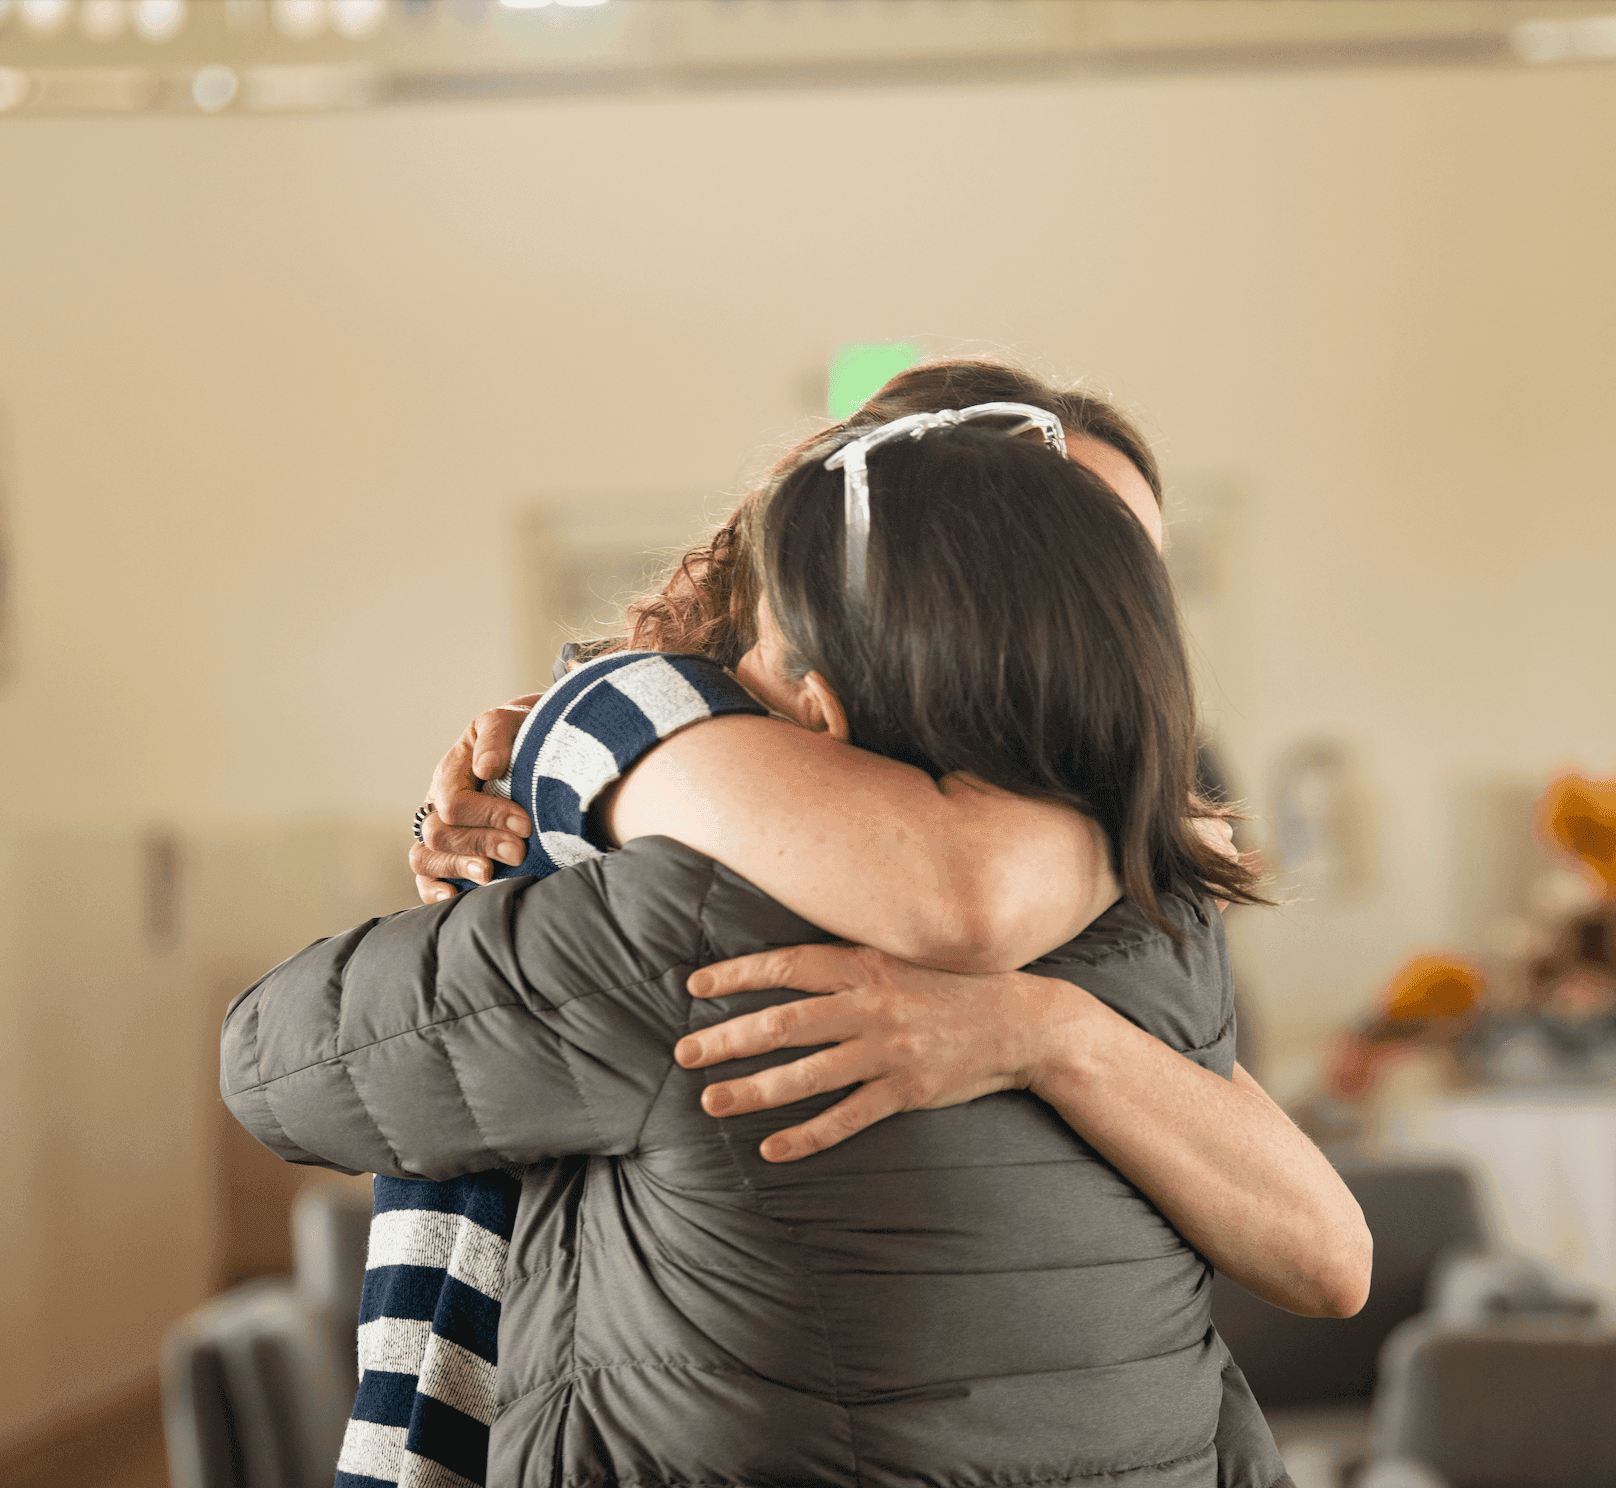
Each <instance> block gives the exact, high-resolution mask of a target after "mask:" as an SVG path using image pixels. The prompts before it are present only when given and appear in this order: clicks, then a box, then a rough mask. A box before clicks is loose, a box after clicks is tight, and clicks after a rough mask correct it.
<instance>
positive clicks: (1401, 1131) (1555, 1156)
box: [1382, 1087, 1616, 1290]
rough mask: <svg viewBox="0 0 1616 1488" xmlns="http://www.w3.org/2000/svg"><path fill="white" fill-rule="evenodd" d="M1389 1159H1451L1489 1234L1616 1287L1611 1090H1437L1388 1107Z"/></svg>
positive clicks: (1615, 1125)
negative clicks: (1459, 1166) (1462, 1169)
mask: <svg viewBox="0 0 1616 1488" xmlns="http://www.w3.org/2000/svg"><path fill="white" fill-rule="evenodd" d="M1382 1143H1383V1145H1384V1147H1385V1148H1386V1150H1387V1155H1388V1156H1401V1157H1424V1156H1450V1157H1453V1158H1456V1159H1458V1160H1459V1161H1460V1162H1462V1163H1463V1164H1464V1165H1465V1166H1466V1167H1467V1168H1468V1169H1469V1170H1470V1172H1471V1175H1472V1176H1473V1177H1474V1178H1475V1180H1476V1190H1477V1197H1478V1198H1479V1199H1480V1201H1481V1204H1482V1206H1483V1213H1484V1216H1485V1218H1486V1220H1487V1222H1488V1224H1489V1226H1490V1228H1491V1230H1492V1238H1493V1239H1494V1241H1495V1242H1496V1243H1497V1244H1499V1245H1501V1246H1504V1247H1506V1248H1508V1249H1511V1250H1519V1251H1522V1252H1524V1253H1526V1254H1527V1255H1534V1256H1540V1257H1542V1258H1543V1259H1544V1260H1547V1261H1552V1262H1553V1263H1555V1264H1556V1265H1558V1266H1562V1267H1564V1268H1565V1269H1566V1270H1567V1271H1569V1272H1571V1273H1572V1274H1573V1275H1575V1276H1577V1277H1579V1278H1581V1279H1582V1280H1584V1281H1589V1282H1592V1283H1594V1284H1595V1285H1597V1286H1601V1287H1605V1288H1610V1289H1612V1290H1616V1090H1610V1089H1608V1088H1607V1087H1596V1088H1593V1089H1581V1090H1566V1089H1550V1090H1512V1091H1508V1092H1503V1091H1499V1092H1488V1093H1486V1094H1466V1095H1450V1096H1439V1097H1435V1098H1429V1099H1424V1100H1418V1101H1415V1102H1413V1103H1411V1104H1409V1105H1406V1106H1404V1107H1402V1108H1400V1109H1397V1110H1394V1111H1389V1112H1387V1113H1386V1121H1385V1125H1384V1126H1383V1129H1382Z"/></svg>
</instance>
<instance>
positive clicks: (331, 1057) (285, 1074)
mask: <svg viewBox="0 0 1616 1488" xmlns="http://www.w3.org/2000/svg"><path fill="white" fill-rule="evenodd" d="M684 959H685V958H683V957H681V958H680V960H678V961H674V962H672V963H671V964H669V965H667V966H664V967H663V968H662V969H661V970H660V971H655V972H652V973H651V975H650V976H644V977H636V978H635V979H634V980H633V981H631V982H613V983H612V985H611V986H609V987H594V988H591V989H590V990H589V991H588V992H580V993H579V994H578V995H577V996H576V997H569V998H568V999H567V1000H566V1001H565V1002H564V1003H562V1004H561V1006H560V1007H551V1008H546V1009H544V1011H546V1012H550V1013H564V1012H565V1010H566V1009H567V1008H569V1007H571V1006H573V1004H575V1003H580V1002H583V1001H584V1000H585V999H586V998H590V997H604V996H606V995H607V994H608V993H610V992H626V991H627V990H628V989H629V988H631V987H643V986H645V985H647V984H648V983H650V982H655V981H659V980H660V979H661V978H663V977H665V976H666V975H667V974H668V973H669V972H670V971H672V970H673V969H674V968H675V967H677V966H680V965H682V964H683V963H684ZM511 1009H514V1010H515V1011H517V1012H522V1013H526V1014H527V1015H528V1017H530V1018H532V1019H533V1020H534V1021H535V1022H540V1023H542V1021H543V1020H542V1019H541V1018H540V1017H539V1010H537V1009H535V1008H532V1007H529V1006H528V1004H527V1003H525V1002H523V1001H520V1000H516V1001H512V1002H496V1003H492V1004H491V1005H490V1006H488V1007H481V1008H472V1009H471V1010H470V1011H469V1012H464V1013H456V1014H455V1015H454V1016H453V1017H450V1018H437V1019H434V1020H433V1021H432V1022H430V1023H417V1024H415V1025H414V1026H413V1027H410V1028H401V1029H400V1030H399V1031H398V1032H397V1033H389V1034H386V1035H384V1036H383V1037H382V1038H377V1039H371V1040H370V1041H369V1042H368V1043H363V1044H355V1045H354V1046H353V1047H352V1048H351V1049H342V1050H340V1051H338V1052H337V1053H335V1054H327V1055H324V1056H322V1057H321V1058H319V1059H311V1060H310V1061H309V1062H308V1063H307V1064H300V1065H298V1067H297V1068H296V1069H289V1070H282V1071H281V1072H280V1073H279V1074H278V1075H271V1076H270V1077H269V1078H268V1079H265V1078H264V1074H263V1070H262V1069H261V1068H260V1066H259V1064H258V1061H257V1058H256V1054H255V1058H254V1063H253V1074H254V1075H255V1076H256V1077H257V1083H256V1084H255V1085H252V1086H250V1087H248V1088H249V1089H253V1090H259V1089H264V1088H266V1087H268V1086H270V1085H273V1084H275V1083H276V1082H278V1081H280V1080H288V1079H290V1078H291V1077H292V1076H293V1075H301V1074H302V1073H303V1072H304V1071H305V1070H311V1069H318V1068H319V1067H320V1066H321V1065H324V1064H342V1063H344V1062H345V1061H347V1060H348V1059H351V1058H352V1057H353V1056H354V1055H355V1054H363V1053H365V1052H366V1051H367V1050H369V1049H379V1048H380V1047H381V1046H382V1045H383V1044H390V1043H392V1041H393V1040H394V1039H401V1038H414V1037H416V1036H417V1035H419V1034H423V1033H426V1032H429V1031H430V1030H432V1029H434V1028H443V1027H446V1026H447V1025H449V1024H450V1023H463V1022H464V1021H465V1020H466V1019H467V1018H482V1017H486V1016H487V1015H488V1014H490V1013H502V1012H505V1011H507V1010H511ZM254 1011H255V1013H256V1008H255V1009H254ZM255 1047H256V1040H255ZM229 1093H230V1094H231V1095H240V1094H244V1093H245V1092H244V1091H235V1090H232V1091H230V1092H229Z"/></svg>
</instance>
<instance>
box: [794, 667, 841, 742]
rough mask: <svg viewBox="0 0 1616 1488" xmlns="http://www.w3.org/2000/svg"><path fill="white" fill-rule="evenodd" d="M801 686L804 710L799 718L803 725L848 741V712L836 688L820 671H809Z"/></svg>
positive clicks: (816, 731)
mask: <svg viewBox="0 0 1616 1488" xmlns="http://www.w3.org/2000/svg"><path fill="white" fill-rule="evenodd" d="M801 686H802V711H801V712H800V713H799V714H798V718H799V720H800V721H801V723H802V726H803V727H804V728H810V729H813V730H814V732H815V733H820V734H829V735H830V736H831V738H833V739H839V740H840V741H841V742H842V743H843V744H845V743H847V740H848V727H847V714H846V713H845V712H844V711H843V709H842V700H841V699H840V698H839V697H837V696H836V690H835V689H834V688H833V687H832V686H831V685H830V683H829V682H827V681H826V680H825V679H824V678H823V677H821V676H820V675H819V673H818V672H809V673H808V675H807V676H806V677H804V678H803V679H802V683H801Z"/></svg>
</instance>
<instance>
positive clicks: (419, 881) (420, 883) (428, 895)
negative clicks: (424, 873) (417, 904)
mask: <svg viewBox="0 0 1616 1488" xmlns="http://www.w3.org/2000/svg"><path fill="white" fill-rule="evenodd" d="M415 892H416V894H417V895H418V896H419V897H420V900H421V903H422V904H441V903H442V902H443V901H444V900H445V899H452V898H454V896H455V894H456V892H457V890H456V889H455V886H454V885H453V884H451V883H444V882H443V880H442V879H439V878H422V877H421V875H420V874H419V873H417V874H416V875H415Z"/></svg>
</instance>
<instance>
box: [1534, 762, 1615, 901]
mask: <svg viewBox="0 0 1616 1488" xmlns="http://www.w3.org/2000/svg"><path fill="white" fill-rule="evenodd" d="M1540 811H1541V819H1542V824H1543V833H1544V835H1545V836H1546V837H1547V838H1548V839H1549V841H1550V842H1552V843H1554V844H1555V845H1556V846H1558V847H1563V848H1564V849H1565V850H1566V851H1567V852H1569V853H1572V854H1574V855H1575V856H1576V857H1578V858H1580V859H1581V860H1582V862H1583V863H1585V864H1586V865H1587V866H1588V867H1589V868H1591V869H1592V870H1593V871H1594V873H1596V874H1597V875H1598V876H1599V878H1600V880H1601V881H1602V882H1603V883H1604V886H1605V897H1606V898H1607V899H1616V780H1593V779H1590V778H1589V777H1588V776H1586V775H1575V774H1572V775H1562V776H1560V778H1559V779H1558V780H1556V781H1554V782H1553V783H1552V784H1551V785H1550V786H1549V788H1548V789H1547V790H1546V791H1544V793H1543V801H1542V804H1541V807H1540Z"/></svg>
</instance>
